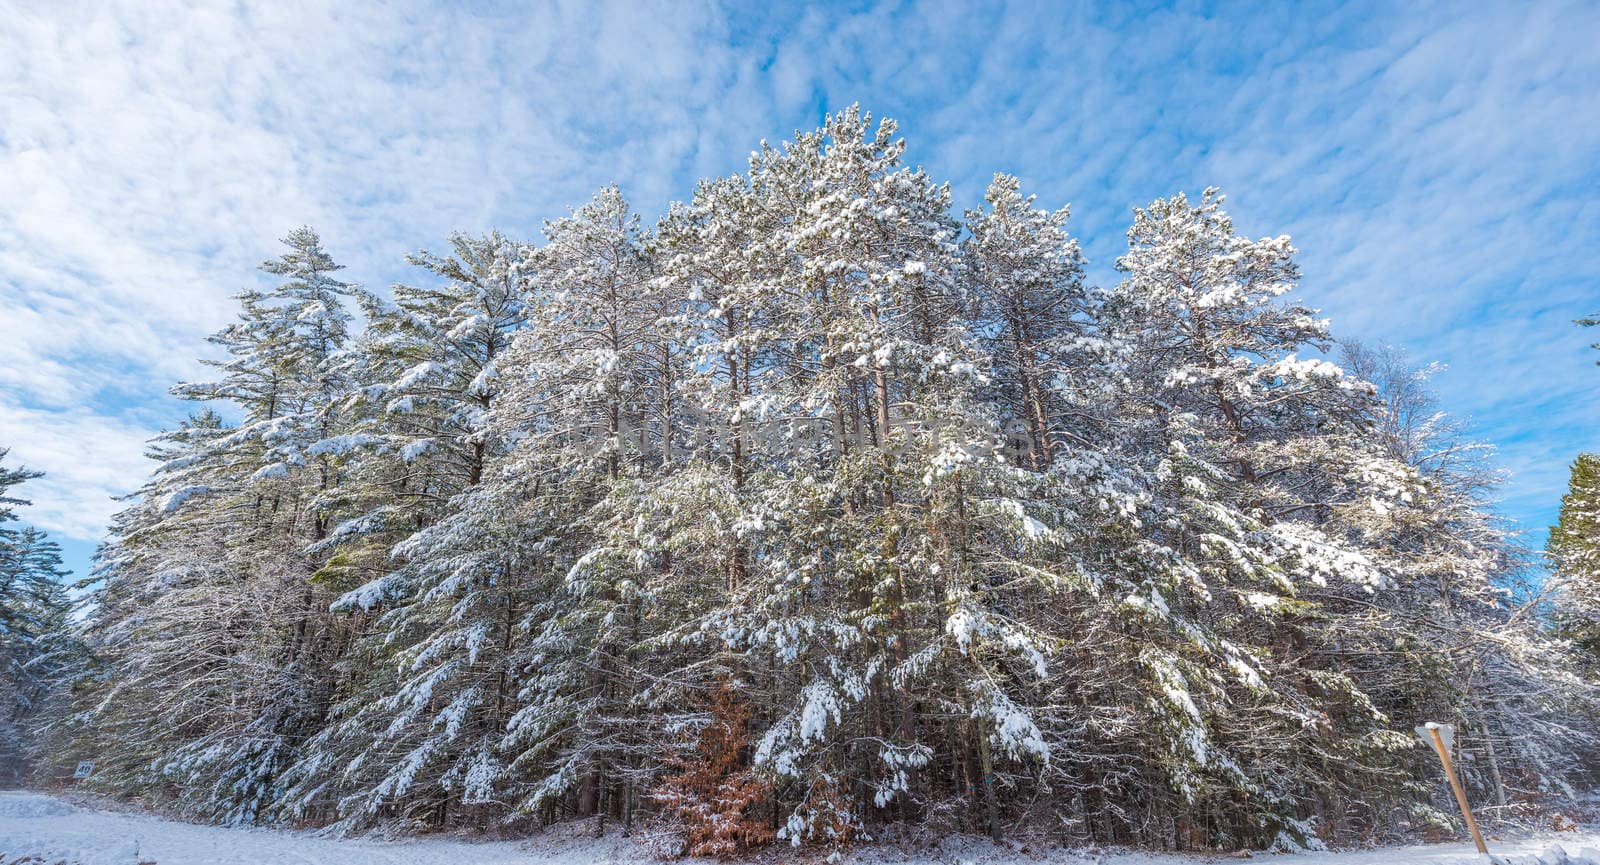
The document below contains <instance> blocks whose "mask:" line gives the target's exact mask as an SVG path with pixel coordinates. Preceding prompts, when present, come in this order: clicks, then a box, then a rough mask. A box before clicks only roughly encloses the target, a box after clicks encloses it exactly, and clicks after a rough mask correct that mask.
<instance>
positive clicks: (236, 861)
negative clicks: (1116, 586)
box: [0, 791, 1600, 865]
mask: <svg viewBox="0 0 1600 865" xmlns="http://www.w3.org/2000/svg"><path fill="white" fill-rule="evenodd" d="M1557 843H1559V844H1560V845H1562V846H1563V847H1564V848H1565V849H1566V850H1567V851H1568V852H1569V853H1570V854H1571V855H1572V856H1574V857H1577V856H1579V855H1588V856H1590V857H1592V858H1593V861H1594V862H1596V863H1600V854H1595V853H1593V851H1592V850H1584V849H1583V848H1600V834H1593V833H1591V834H1572V833H1566V834H1562V835H1559V836H1557V835H1546V836H1542V837H1539V838H1530V839H1524V840H1518V841H1497V842H1495V843H1494V844H1492V845H1491V846H1490V849H1491V850H1493V851H1494V852H1495V853H1497V854H1500V855H1502V856H1505V857H1507V859H1508V860H1509V861H1510V862H1512V863H1514V865H1534V863H1541V860H1545V861H1544V863H1541V865H1562V863H1563V861H1564V860H1563V859H1561V858H1559V857H1557V856H1554V855H1552V853H1551V852H1550V848H1551V845H1552V844H1557ZM30 856H33V857H38V860H42V862H43V863H47V865H56V863H58V862H64V863H66V865H138V863H153V865H433V863H449V865H512V863H515V865H650V863H654V862H657V861H659V859H658V857H657V855H656V854H655V853H654V852H653V851H652V850H651V849H650V848H649V847H648V846H647V845H646V844H644V843H640V842H637V841H629V840H627V839H623V838H621V837H619V836H618V835H617V834H616V833H612V834H611V835H610V836H609V837H607V838H603V839H593V838H581V837H576V836H573V835H570V834H568V835H562V836H559V837H558V836H557V835H556V833H547V834H545V835H540V836H535V837H533V838H529V839H526V840H521V841H489V842H481V843H479V842H473V841H468V840H463V839H460V838H423V839H412V840H406V841H379V840H369V839H336V838H326V837H320V836H317V835H314V834H312V833H308V832H288V831H280V830H273V829H240V828H225V827H219V826H197V825H193V824H190V823H180V822H176V821H172V820H166V819H163V818H160V817H155V816H150V815H145V814H130V813H122V812H114V811H103V810H97V809H94V808H90V807H85V806H78V805H71V804H68V803H66V802H63V801H62V800H60V799H56V798H53V797H50V796H46V795H43V794H40V793H29V792H21V791H11V792H0V865H10V863H14V862H16V861H18V860H24V861H28V860H27V857H30ZM761 858H762V860H763V861H769V860H772V859H774V858H775V857H773V856H772V855H764V856H762V857H761ZM802 858H803V859H804V860H806V861H811V862H820V861H822V859H821V857H820V856H818V855H815V854H808V855H805V856H804V857H802ZM35 861H37V860H35ZM843 861H844V862H845V863H855V865H1010V863H1019V865H1021V863H1030V862H1031V863H1040V865H1202V863H1225V862H1238V861H1246V860H1244V859H1242V858H1239V857H1213V856H1193V855H1191V856H1184V855H1172V854H1152V853H1137V852H1109V853H1102V852H1099V851H1084V850H1076V851H1065V850H1062V851H1055V852H1052V853H1041V854H1031V853H1019V852H1018V851H1016V850H1014V849H1012V848H1010V847H997V846H995V845H993V844H990V843H988V842H987V841H984V840H979V839H973V838H955V839H946V840H945V841H944V842H943V843H940V844H937V845H934V846H932V847H930V848H928V849H926V850H920V851H913V850H906V849H898V848H897V849H884V848H871V847H868V848H863V849H861V850H857V851H854V852H852V853H851V854H849V855H847V856H845V857H844V859H843ZM1251 861H1261V862H1264V863H1270V865H1477V863H1479V862H1481V861H1482V860H1481V859H1480V858H1479V857H1478V855H1477V854H1476V853H1475V852H1473V849H1472V845H1471V844H1433V845H1426V846H1415V847H1385V848H1381V849H1376V850H1360V851H1352V852H1343V853H1303V854H1296V855H1286V856H1275V855H1267V854H1257V855H1256V856H1255V857H1253V858H1252V860H1251ZM1570 861H1576V860H1570Z"/></svg>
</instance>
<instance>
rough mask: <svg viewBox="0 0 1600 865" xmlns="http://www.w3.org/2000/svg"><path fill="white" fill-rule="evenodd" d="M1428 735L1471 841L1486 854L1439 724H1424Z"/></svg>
mask: <svg viewBox="0 0 1600 865" xmlns="http://www.w3.org/2000/svg"><path fill="white" fill-rule="evenodd" d="M1424 729H1426V730H1427V731H1428V737H1429V738H1430V739H1431V740H1432V741H1433V750H1434V752H1435V753H1437V754H1438V755H1439V762H1440V763H1443V764H1444V774H1445V777H1446V778H1449V779H1450V789H1451V790H1452V791H1454V792H1455V794H1456V804H1457V805H1460V806H1461V816H1463V817H1465V818H1467V831H1468V832H1471V833H1472V843H1474V844H1476V845H1478V852H1479V853H1484V854H1487V853H1488V852H1489V848H1488V847H1487V846H1486V845H1485V844H1484V843H1483V833H1482V832H1479V831H1478V821H1477V820H1474V819H1473V817H1472V808H1471V807H1469V806H1468V805H1467V791H1466V790H1464V789H1462V787H1461V779H1460V778H1457V777H1456V767H1455V764H1454V763H1452V762H1450V749H1449V748H1447V747H1445V744H1444V737H1443V736H1442V735H1440V733H1439V725H1438V724H1435V723H1433V722H1432V721H1429V722H1428V723H1427V724H1425V725H1424Z"/></svg>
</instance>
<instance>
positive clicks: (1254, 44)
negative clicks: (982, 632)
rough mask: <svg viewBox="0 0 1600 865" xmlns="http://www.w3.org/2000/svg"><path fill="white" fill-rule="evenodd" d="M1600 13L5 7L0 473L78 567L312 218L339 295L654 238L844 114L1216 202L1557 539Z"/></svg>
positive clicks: (1572, 408)
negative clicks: (599, 217)
mask: <svg viewBox="0 0 1600 865" xmlns="http://www.w3.org/2000/svg"><path fill="white" fill-rule="evenodd" d="M1597 36H1600V5H1597V4H1595V3H1565V4H1563V3H1535V4H1521V3H1518V4H1510V3H1507V4H1495V3H1471V4H1468V3H1463V4H1456V5H1433V4H1427V3H1395V4H1341V5H1318V4H1309V3H1305V4H1300V3H1297V4H1284V3H1280V4H1267V5H1261V6H1254V7H1253V6H1245V5H1232V4H1228V5H1223V4H1205V3H1201V4H1178V5H1176V6H1168V5H1144V4H1118V5H1114V6H1111V5H1108V6H1103V7H1100V6H1094V5H1091V4H1088V3H1039V4H1026V3H1021V4H1011V5H1001V4H997V3H973V4H963V3H956V2H936V3H908V2H891V3H881V4H872V3H859V4H841V5H834V6H821V5H817V6H810V7H808V6H803V5H798V4H796V5H792V6H789V5H784V4H774V5H773V6H772V7H771V8H770V9H768V8H766V7H765V6H764V5H763V4H751V3H738V4H729V5H718V4H712V3H684V4H672V5H667V4H652V3H645V2H642V0H641V2H634V3H611V4H607V3H588V2H584V3H558V4H554V5H549V6H539V7H534V6H523V5H512V4H499V5H483V6H480V7H476V8H470V9H469V8H466V7H464V6H462V5H460V4H442V3H441V4H437V5H432V4H426V3H410V2H399V3H390V4H385V5H383V6H377V5H369V4H364V3H352V2H334V3H309V4H302V3H290V2H278V3H271V4H251V3H226V4H223V3H214V4H207V3H197V4H194V5H192V6H177V5H167V4H162V3H156V2H150V0H137V2H123V3H117V2H96V3H79V2H66V0H64V2H58V3H30V4H21V3H18V4H13V8H10V9H8V10H6V11H5V13H4V14H3V15H0V57H3V58H6V60H5V62H3V63H0V303H3V307H0V308H3V309H4V314H3V317H0V445H9V446H10V447H11V448H12V454H13V456H12V461H21V462H24V463H27V464H29V465H31V466H33V467H35V468H39V469H44V470H46V471H48V472H49V473H50V475H49V477H48V478H47V479H45V480H42V481H36V482H34V483H32V484H30V485H29V488H28V493H29V494H30V495H31V497H32V498H33V500H34V505H33V506H32V507H31V508H28V509H26V511H25V514H26V516H27V518H28V519H31V520H32V521H34V522H35V523H37V524H38V525H40V526H42V527H44V528H46V529H48V530H50V531H51V532H52V534H54V535H55V536H56V537H57V538H59V539H61V540H63V541H64V542H65V544H66V547H67V550H68V553H69V559H70V560H71V564H72V565H73V566H74V567H76V568H82V567H83V565H84V564H85V562H86V560H87V556H88V553H89V551H90V550H92V546H93V543H94V541H95V540H96V539H97V538H98V537H99V536H100V534H101V532H102V530H103V528H104V525H105V521H106V518H107V517H108V516H109V514H111V513H112V512H113V511H114V510H115V509H116V507H117V506H116V504H115V503H114V502H113V501H111V497H112V496H113V495H118V494H124V493H127V492H130V491H132V490H133V489H134V488H136V487H137V486H138V485H139V483H140V480H141V478H142V477H143V476H144V474H145V473H146V471H147V469H148V466H147V465H146V464H145V462H144V460H143V459H142V457H141V451H142V442H143V441H144V440H145V439H146V438H147V437H148V436H149V435H150V434H152V433H153V432H154V431H155V430H157V429H159V428H161V427H163V426H167V425H171V424H172V423H174V422H175V421H177V420H178V419H179V418H180V417H182V416H183V415H184V413H185V412H186V410H187V407H186V406H183V405H180V404H178V403H177V402H176V401H174V400H171V399H170V398H168V397H167V396H166V395H165V394H166V388H167V386H168V385H169V384H171V383H172V382H173V381H175V380H179V379H182V378H186V377H193V376H197V375H200V374H202V373H201V369H200V367H199V366H198V364H197V363H196V358H197V357H199V356H200V355H201V354H203V353H204V352H205V350H206V345H205V343H204V342H203V338H204V336H205V335H206V334H208V333H210V332H211V331H213V330H215V329H216V328H218V327H219V326H221V325H222V324H223V323H224V322H225V321H226V320H227V319H228V317H229V316H230V314H231V311H232V310H231V302H230V300H229V295H230V294H231V293H232V292H234V291H236V290H237V289H239V288H241V287H244V286H246V285H250V284H253V283H254V282H255V280H256V278H257V277H256V275H255V274H254V273H253V272H252V268H253V267H254V265H255V264H257V263H258V262H260V261H261V260H262V259H264V258H267V257H269V256H272V255H275V254H276V253H277V250H278V244H277V241H276V238H278V237H281V236H283V234H285V233H286V232H287V231H288V230H289V229H290V228H292V227H294V226H296V225H299V224H302V223H310V224H312V225H315V226H316V227H317V228H318V229H320V230H321V231H322V233H323V236H324V240H325V242H326V244H327V246H328V247H329V248H330V249H331V251H332V252H333V253H334V254H335V255H336V256H337V257H338V258H339V259H340V260H341V261H343V262H344V263H345V264H346V265H347V266H348V270H347V274H348V275H349V277H350V278H351V279H353V280H355V281H359V282H361V283H363V284H365V285H368V286H372V287H383V286H386V285H388V284H390V283H392V282H394V281H396V280H401V279H407V278H409V274H407V273H406V268H405V267H404V265H403V264H402V263H401V261H402V256H403V255H404V254H405V253H407V252H409V251H412V250H415V249H416V248H418V247H420V246H428V247H432V248H437V247H439V246H440V245H441V239H442V238H443V237H444V236H445V234H446V233H448V232H449V231H451V230H455V229H461V230H466V231H480V230H483V229H485V228H488V227H491V226H492V227H497V228H500V229H502V230H504V231H506V232H508V233H511V234H513V235H518V236H522V237H526V238H530V239H532V238H535V237H536V236H537V233H538V228H539V225H540V223H541V220H542V219H544V218H546V217H549V216H552V215H559V214H560V213H561V212H562V211H563V209H564V208H565V207H567V206H569V205H573V204H578V203H581V202H583V201H584V200H586V199H587V198H588V196H589V195H590V194H592V192H593V191H594V190H595V189H596V188H598V187H599V186H601V185H602V184H605V183H608V182H611V181H617V182H619V183H620V184H621V185H622V188H623V190H624V192H625V193H626V194H627V195H628V196H629V197H630V198H631V199H632V200H633V201H634V203H635V205H636V206H637V207H639V208H640V209H641V210H642V211H644V212H645V213H646V214H651V215H654V214H658V213H660V212H661V211H662V210H664V209H665V203H666V202H667V201H669V200H671V199H673V198H683V197H686V196H687V195H688V194H689V193H690V191H691V189H692V186H693V182H694V180H695V179H696V178H698V177H701V176H710V175H719V174H728V173H732V172H735V171H738V170H741V169H742V168H743V167H744V162H745V158H746V156H747V155H748V153H749V151H750V150H751V149H752V148H753V147H754V146H755V145H756V144H757V142H758V141H760V140H761V139H763V138H766V139H770V140H774V141H777V140H781V139H784V138H788V137H790V136H791V135H792V134H793V132H794V130H796V129H799V128H810V127H812V126H815V125H816V124H817V123H818V122H819V121H820V119H821V117H822V114H823V113H824V112H825V111H827V110H829V109H831V108H839V107H843V106H845V105H847V104H849V103H851V102H855V101H859V102H861V103H862V104H863V106H864V107H866V108H868V109H869V110H871V111H873V112H874V113H875V114H877V115H880V116H882V115H888V116H892V117H894V118H896V119H897V120H899V121H900V123H901V131H902V134H903V135H904V136H905V137H906V138H907V140H908V142H909V145H910V146H909V151H908V159H909V161H911V162H913V163H918V164H921V165H923V166H925V167H926V168H927V169H928V170H929V171H930V172H931V173H932V174H933V175H934V176H936V177H943V178H948V179H949V180H950V181H951V182H952V184H953V186H954V189H955V194H956V198H957V201H958V203H959V204H960V205H961V206H971V205H973V204H976V203H977V202H978V200H979V198H980V196H981V194H982V191H983V188H984V186H985V185H986V183H987V181H988V179H989V177H990V176H991V175H992V174H993V173H994V172H996V171H1007V172H1012V173H1015V174H1018V175H1019V176H1021V178H1022V179H1023V182H1024V184H1025V187H1026V188H1027V189H1028V190H1029V191H1032V192H1035V193H1037V194H1038V195H1039V198H1040V200H1041V203H1043V204H1046V205H1049V206H1052V207H1054V206H1059V205H1060V204H1065V203H1070V204H1071V205H1072V207H1073V222H1072V226H1073V229H1074V231H1075V232H1076V233H1077V234H1078V235H1079V236H1080V237H1081V238H1082V239H1083V243H1084V248H1085V251H1086V252H1087V254H1088V255H1089V257H1090V259H1091V274H1092V275H1093V276H1094V278H1095V279H1096V280H1097V281H1099V282H1100V283H1102V284H1109V283H1110V282H1112V281H1114V280H1115V278H1116V277H1115V273H1114V271H1113V270H1112V263H1113V261H1114V260H1115V258H1116V256H1117V254H1118V252H1119V250H1120V247H1121V246H1122V245H1123V243H1124V239H1123V232H1124V231H1125V229H1126V225H1127V222H1128V220H1129V211H1130V209H1131V208H1132V207H1134V206H1136V205H1139V204H1143V203H1145V202H1147V201H1149V200H1150V199H1152V198H1155V197H1158V196H1163V195H1167V194H1170V193H1172V192H1176V191H1180V190H1183V191H1188V192H1190V193H1195V192H1198V191H1199V190H1200V189H1201V188H1203V187H1205V186H1207V185H1218V186H1221V187H1222V188H1223V189H1224V190H1225V191H1226V192H1227V193H1228V194H1229V202H1230V203H1229V209H1230V210H1231V211H1232V212H1233V214H1234V216H1235V221H1236V224H1237V226H1238V227H1239V228H1240V229H1241V230H1242V231H1244V232H1245V233H1248V234H1251V235H1258V236H1260V235H1277V234H1280V233H1287V234H1290V235H1292V236H1293V237H1294V240H1295V243H1296V245H1297V246H1298V247H1299V248H1300V249H1301V250H1302V255H1301V264H1302V267H1303V270H1304V272H1305V279H1304V281H1303V284H1302V285H1303V287H1302V291H1301V295H1302V298H1303V300H1305V301H1306V302H1307V303H1309V304H1311V305H1312V306H1316V307H1319V308H1321V309H1322V310H1323V311H1324V313H1325V314H1326V315H1328V316H1329V317H1330V318H1332V320H1333V323H1334V328H1335V331H1336V332H1337V333H1338V334H1341V335H1345V336H1354V337H1358V338H1360V339H1362V340H1364V341H1367V342H1369V343H1384V342H1389V343H1395V344H1398V345H1401V346H1404V347H1405V348H1407V349H1408V350H1409V351H1410V352H1411V353H1412V354H1413V355H1414V356H1415V357H1416V358H1417V359H1418V360H1420V361H1438V362H1440V363H1443V364H1445V365H1447V366H1448V370H1447V371H1446V372H1444V373H1443V374H1441V375H1440V376H1439V377H1438V378H1437V379H1436V384H1437V386H1438V388H1439V390H1440V391H1441V393H1442V396H1443V399H1444V404H1445V407H1446V408H1448V409H1449V410H1450V411H1452V412H1453V413H1456V414H1459V415H1463V416H1466V417H1468V418H1469V419H1470V420H1471V423H1472V427H1473V429H1474V430H1475V432H1476V433H1477V434H1478V435H1479V436H1480V437H1482V438H1483V439H1485V440H1487V441H1490V442H1493V443H1494V444H1496V445H1498V446H1499V448H1500V463H1501V465H1503V466H1504V467H1505V468H1506V469H1508V470H1509V471H1510V472H1511V475H1512V476H1511V480H1510V483H1509V484H1508V486H1507V487H1506V489H1505V493H1504V500H1503V503H1502V508H1503V510H1504V511H1505V512H1506V513H1507V514H1509V515H1511V516H1513V517H1515V518H1516V519H1517V520H1519V521H1520V522H1521V523H1522V524H1523V525H1525V526H1528V527H1531V528H1534V529H1536V530H1538V536H1537V537H1536V538H1535V541H1536V542H1538V543H1542V541H1543V536H1542V528H1541V527H1543V526H1545V525H1547V524H1548V523H1549V522H1550V521H1551V519H1552V518H1553V515H1554V513H1555V508H1556V506H1557V504H1558V502H1559V498H1560V494H1561V492H1562V490H1563V488H1564V486H1565V475H1566V467H1567V464H1568V462H1569V461H1570V460H1571V459H1572V457H1573V456H1575V455H1576V454H1577V453H1578V452H1580V451H1583V450H1585V449H1591V450H1592V449H1600V440H1597V439H1600V435H1597V430H1600V425H1597V421H1600V402H1597V401H1596V400H1595V398H1594V397H1595V389H1596V387H1597V385H1600V368H1596V367H1595V365H1594V361H1595V360H1596V359H1597V358H1600V354H1597V353H1595V352H1593V351H1590V350H1588V349H1586V345H1587V344H1588V343H1589V342H1592V341H1594V340H1595V339H1597V338H1600V332H1585V331H1583V330H1581V329H1579V328H1577V327H1574V326H1573V325H1572V324H1571V323H1570V322H1571V320H1572V319H1573V318H1576V317H1578V316H1580V315H1584V314H1588V313H1591V312H1594V311H1596V310H1597V309H1600V159H1597V157H1600V51H1596V50H1595V40H1596V38H1597Z"/></svg>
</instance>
